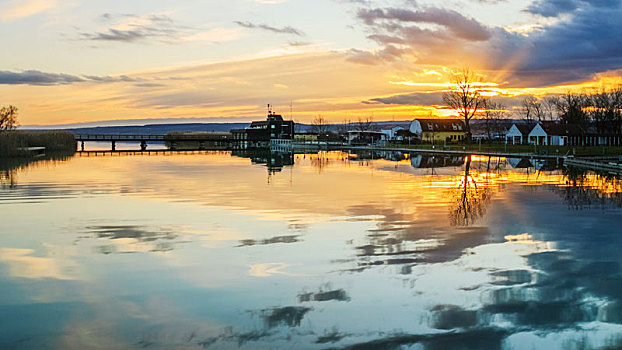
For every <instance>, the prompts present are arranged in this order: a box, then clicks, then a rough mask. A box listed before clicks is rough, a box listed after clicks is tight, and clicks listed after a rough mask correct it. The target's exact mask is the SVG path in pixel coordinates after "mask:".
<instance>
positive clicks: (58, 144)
mask: <svg viewBox="0 0 622 350" xmlns="http://www.w3.org/2000/svg"><path fill="white" fill-rule="evenodd" d="M23 147H45V151H46V152H59V151H60V152H73V151H75V150H76V140H75V138H74V136H73V134H72V133H70V132H68V131H62V130H49V131H23V130H11V131H2V132H0V156H1V157H20V156H24V152H21V151H20V150H19V149H20V148H23Z"/></svg>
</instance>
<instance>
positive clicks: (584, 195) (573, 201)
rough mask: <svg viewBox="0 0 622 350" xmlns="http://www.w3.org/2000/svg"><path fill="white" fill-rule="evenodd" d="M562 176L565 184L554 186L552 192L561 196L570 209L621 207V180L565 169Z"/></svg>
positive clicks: (576, 169) (610, 176) (606, 175)
mask: <svg viewBox="0 0 622 350" xmlns="http://www.w3.org/2000/svg"><path fill="white" fill-rule="evenodd" d="M564 175H565V184H564V185H563V186H554V187H553V191H554V192H556V193H558V194H559V195H561V196H562V198H563V200H564V201H565V202H566V203H567V204H568V206H569V207H570V208H572V209H576V210H580V209H585V208H589V207H592V206H600V207H602V208H605V207H611V206H613V207H622V179H620V178H618V177H615V176H613V175H611V174H595V173H590V172H588V171H585V170H582V169H578V168H567V169H565V174H564Z"/></svg>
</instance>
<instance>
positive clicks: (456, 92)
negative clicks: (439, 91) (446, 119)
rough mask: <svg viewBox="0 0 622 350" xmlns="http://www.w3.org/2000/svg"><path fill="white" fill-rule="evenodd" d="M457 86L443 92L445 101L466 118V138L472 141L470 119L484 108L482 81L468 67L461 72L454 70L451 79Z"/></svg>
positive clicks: (461, 116)
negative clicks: (480, 86)
mask: <svg viewBox="0 0 622 350" xmlns="http://www.w3.org/2000/svg"><path fill="white" fill-rule="evenodd" d="M451 82H452V83H453V84H454V85H455V86H454V89H453V90H451V91H447V92H445V93H443V102H445V103H446V104H447V105H448V106H449V107H451V108H453V109H454V110H456V111H457V112H458V114H459V115H460V118H462V119H463V120H464V125H465V128H466V130H465V131H466V140H467V142H470V141H471V127H470V121H471V119H473V117H474V116H475V115H476V113H477V111H478V110H479V109H481V108H482V104H483V102H484V98H483V96H482V95H481V94H480V92H479V88H478V83H479V82H480V81H479V79H478V78H477V76H476V74H475V73H473V72H471V71H470V70H469V69H468V68H465V69H463V70H462V71H460V72H454V73H453V76H452V81H451Z"/></svg>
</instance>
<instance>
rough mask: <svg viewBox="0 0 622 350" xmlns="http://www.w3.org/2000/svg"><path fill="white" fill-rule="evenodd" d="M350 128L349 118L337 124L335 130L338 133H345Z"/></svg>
mask: <svg viewBox="0 0 622 350" xmlns="http://www.w3.org/2000/svg"><path fill="white" fill-rule="evenodd" d="M350 129H351V123H350V119H344V120H343V121H342V122H341V124H338V125H337V132H339V133H340V134H347V133H348V131H350Z"/></svg>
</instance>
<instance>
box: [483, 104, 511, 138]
mask: <svg viewBox="0 0 622 350" xmlns="http://www.w3.org/2000/svg"><path fill="white" fill-rule="evenodd" d="M482 108H483V109H484V113H483V118H484V126H485V128H486V135H487V136H488V140H492V134H493V133H500V132H501V129H503V127H502V123H501V119H504V118H505V117H506V115H507V110H506V107H505V106H504V105H503V104H501V103H499V102H495V101H492V100H490V99H484V103H483V105H482Z"/></svg>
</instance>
